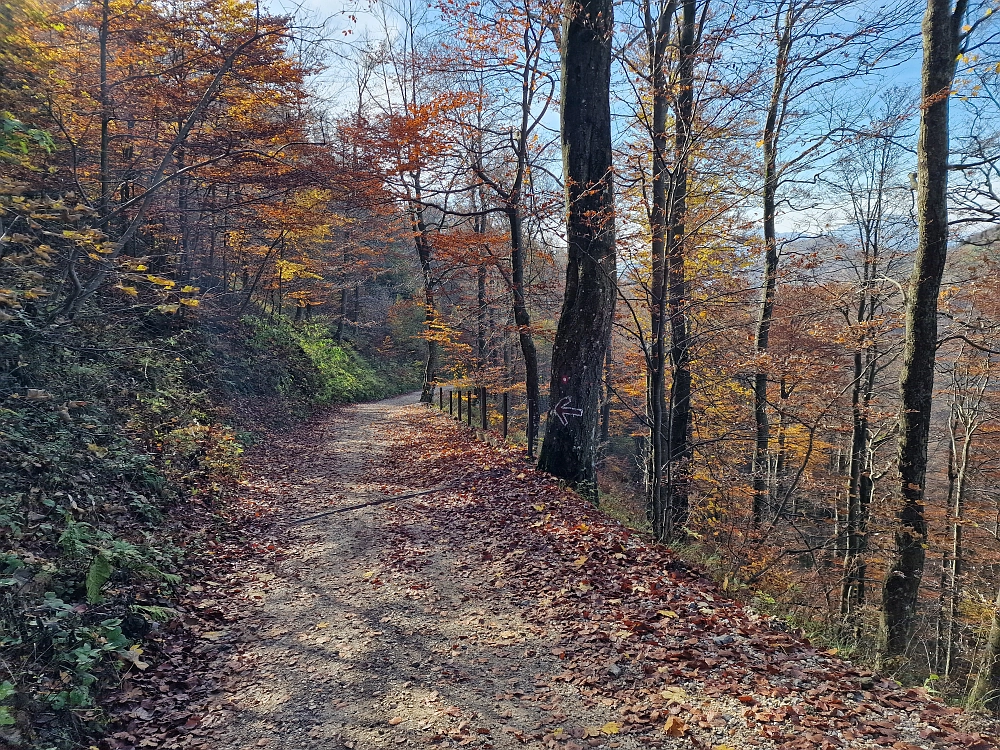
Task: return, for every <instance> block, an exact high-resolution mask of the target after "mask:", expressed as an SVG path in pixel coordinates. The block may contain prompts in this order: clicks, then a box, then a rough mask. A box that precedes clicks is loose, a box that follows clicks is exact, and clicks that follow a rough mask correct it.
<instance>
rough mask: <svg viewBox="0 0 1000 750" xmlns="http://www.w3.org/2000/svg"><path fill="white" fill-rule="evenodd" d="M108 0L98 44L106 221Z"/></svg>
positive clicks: (108, 175) (103, 7) (108, 183)
mask: <svg viewBox="0 0 1000 750" xmlns="http://www.w3.org/2000/svg"><path fill="white" fill-rule="evenodd" d="M109 15H110V13H109V0H103V3H102V4H101V28H100V32H99V39H98V44H99V46H100V51H99V55H100V61H99V64H100V86H101V90H100V99H101V155H100V159H101V165H100V170H101V175H100V179H101V201H100V206H101V221H107V219H108V213H109V206H110V204H111V173H110V167H109V164H108V156H109V154H110V149H111V142H110V128H111V101H110V98H111V97H110V94H109V86H108V25H109Z"/></svg>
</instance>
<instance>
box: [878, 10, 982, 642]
mask: <svg viewBox="0 0 1000 750" xmlns="http://www.w3.org/2000/svg"><path fill="white" fill-rule="evenodd" d="M965 9H966V0H958V2H957V3H956V5H955V10H954V12H952V8H951V2H950V0H928V2H927V11H926V13H925V15H924V20H923V27H922V31H923V47H924V59H923V69H922V75H921V107H920V137H919V141H918V143H917V226H918V230H919V239H918V241H917V251H916V256H915V259H914V265H913V274H912V276H911V278H910V288H909V294H908V296H907V299H906V333H905V334H904V340H903V364H902V369H901V371H900V380H899V388H900V398H901V404H900V409H899V443H898V467H899V489H900V493H899V494H900V499H901V501H902V505H901V508H900V510H899V516H898V520H897V525H896V531H895V535H894V536H895V551H894V552H893V553H892V554H891V556H890V559H889V566H888V573H887V575H886V579H885V583H884V585H883V588H882V623H881V629H880V630H881V632H880V644H879V646H880V648H879V655H880V658H881V659H882V660H885V659H888V658H892V657H894V656H898V655H901V654H903V653H904V652H905V651H906V648H907V645H908V643H909V640H910V636H911V634H912V632H913V627H914V624H915V621H916V613H917V600H918V590H919V587H920V579H921V576H922V575H923V571H924V547H925V545H926V542H927V522H926V519H925V518H924V491H925V481H926V475H927V437H928V432H929V429H930V419H931V399H932V396H933V391H934V356H935V352H936V350H937V303H938V293H939V291H940V288H941V276H942V274H943V272H944V264H945V258H946V257H947V253H948V151H949V149H948V100H949V98H950V92H951V86H952V83H953V81H954V78H955V61H956V58H957V56H958V51H959V41H960V35H961V27H962V19H963V18H964V16H965Z"/></svg>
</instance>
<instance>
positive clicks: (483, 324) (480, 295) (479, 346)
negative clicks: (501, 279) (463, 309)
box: [476, 263, 489, 371]
mask: <svg viewBox="0 0 1000 750" xmlns="http://www.w3.org/2000/svg"><path fill="white" fill-rule="evenodd" d="M488 317H489V310H488V309H487V301H486V266H485V265H483V264H482V263H480V264H479V266H478V267H477V268H476V363H477V364H476V366H477V367H478V368H479V370H480V371H482V370H483V369H485V367H486V364H487V362H486V336H487V331H488V328H487V326H488Z"/></svg>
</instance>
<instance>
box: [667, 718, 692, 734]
mask: <svg viewBox="0 0 1000 750" xmlns="http://www.w3.org/2000/svg"><path fill="white" fill-rule="evenodd" d="M687 730H688V727H687V724H685V723H684V722H683V721H681V720H680V719H678V718H677V717H676V716H671V717H670V718H669V719H667V723H666V724H664V725H663V731H664V732H666V733H667V734H669V735H670V736H671V737H682V736H683V735H684V733H685V732H687Z"/></svg>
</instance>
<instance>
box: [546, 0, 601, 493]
mask: <svg viewBox="0 0 1000 750" xmlns="http://www.w3.org/2000/svg"><path fill="white" fill-rule="evenodd" d="M613 32H614V6H613V4H612V3H611V2H610V0H582V2H571V3H569V4H567V5H566V6H565V7H564V9H563V29H562V45H561V54H562V102H561V105H562V106H561V132H562V149H563V179H564V182H565V186H566V245H567V265H566V289H565V292H564V295H563V306H562V313H561V314H560V317H559V326H558V328H557V330H556V338H555V343H554V344H553V348H552V380H551V385H550V387H549V399H550V408H549V416H548V421H547V423H546V430H545V440H544V442H543V443H542V449H541V453H540V455H539V460H538V466H539V468H540V469H542V470H543V471H547V472H549V473H550V474H554V475H555V476H557V477H561V478H563V479H565V480H566V481H567V482H569V483H570V484H571V485H573V486H576V487H577V488H578V489H579V491H580V492H581V494H583V495H585V496H587V497H590V498H592V499H594V500H596V498H597V469H596V458H597V445H598V435H597V427H598V421H599V416H600V410H599V404H600V398H601V386H602V377H601V376H602V372H603V368H604V359H605V354H606V352H607V348H608V344H609V342H610V338H611V324H612V321H613V319H614V310H615V299H616V295H617V278H616V268H615V265H616V264H615V220H614V188H613V176H612V169H611V166H612V164H611V162H612V147H611V102H610V88H611V38H612V35H613Z"/></svg>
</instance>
